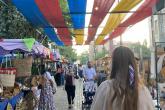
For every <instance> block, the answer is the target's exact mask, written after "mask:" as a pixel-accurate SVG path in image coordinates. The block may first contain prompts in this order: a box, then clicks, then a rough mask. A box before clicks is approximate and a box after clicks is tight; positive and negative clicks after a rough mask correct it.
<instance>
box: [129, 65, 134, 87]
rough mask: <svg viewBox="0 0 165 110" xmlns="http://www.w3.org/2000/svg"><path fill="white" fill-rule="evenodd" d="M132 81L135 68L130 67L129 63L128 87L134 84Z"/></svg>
mask: <svg viewBox="0 0 165 110" xmlns="http://www.w3.org/2000/svg"><path fill="white" fill-rule="evenodd" d="M134 82H135V70H134V68H133V67H132V65H129V84H130V87H133V86H134Z"/></svg>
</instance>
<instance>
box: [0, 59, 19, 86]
mask: <svg viewBox="0 0 165 110" xmlns="http://www.w3.org/2000/svg"><path fill="white" fill-rule="evenodd" d="M2 62H3V61H2ZM15 75H16V68H13V67H11V59H10V67H8V66H7V57H6V67H5V68H3V67H2V64H1V67H0V80H1V83H2V85H3V87H14V83H15Z"/></svg>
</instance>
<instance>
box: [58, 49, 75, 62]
mask: <svg viewBox="0 0 165 110" xmlns="http://www.w3.org/2000/svg"><path fill="white" fill-rule="evenodd" d="M58 49H59V52H60V54H61V55H62V56H64V57H65V58H66V59H68V60H69V61H70V62H75V61H76V60H77V54H76V52H75V50H74V49H73V48H72V47H71V46H68V47H58Z"/></svg>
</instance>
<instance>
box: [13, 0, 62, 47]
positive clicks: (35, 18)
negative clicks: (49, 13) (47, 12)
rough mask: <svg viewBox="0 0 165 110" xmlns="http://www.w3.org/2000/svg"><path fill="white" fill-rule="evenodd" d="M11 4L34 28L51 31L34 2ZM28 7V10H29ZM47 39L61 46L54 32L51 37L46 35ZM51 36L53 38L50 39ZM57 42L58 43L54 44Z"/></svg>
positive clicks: (28, 0) (14, 0)
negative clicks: (45, 28)
mask: <svg viewBox="0 0 165 110" xmlns="http://www.w3.org/2000/svg"><path fill="white" fill-rule="evenodd" d="M12 1H13V4H14V5H15V6H16V7H17V9H18V10H19V11H20V12H21V13H22V14H23V15H24V16H25V18H26V19H27V20H28V21H29V22H30V23H31V24H32V25H33V26H34V27H41V28H44V27H49V29H50V30H49V29H47V31H48V30H49V31H52V29H51V27H52V26H51V25H50V24H49V22H47V20H46V19H45V17H44V16H43V15H42V13H41V12H40V10H39V8H38V6H37V5H36V3H35V1H34V0H21V1H20V0H12ZM29 7H30V8H29ZM47 35H48V36H49V38H51V39H56V40H53V41H54V42H55V43H56V44H57V45H58V44H62V42H61V41H60V40H59V38H58V37H57V35H56V33H55V32H52V34H51V36H50V34H47ZM52 36H53V37H54V38H52ZM56 41H58V42H56Z"/></svg>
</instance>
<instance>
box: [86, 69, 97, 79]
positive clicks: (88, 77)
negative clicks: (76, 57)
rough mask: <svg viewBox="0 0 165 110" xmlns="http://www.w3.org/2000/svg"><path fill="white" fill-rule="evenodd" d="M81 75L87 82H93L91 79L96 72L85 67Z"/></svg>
mask: <svg viewBox="0 0 165 110" xmlns="http://www.w3.org/2000/svg"><path fill="white" fill-rule="evenodd" d="M83 75H84V76H85V78H87V80H93V78H94V77H95V76H96V71H95V69H94V68H92V67H91V68H88V67H86V68H85V69H84V72H83Z"/></svg>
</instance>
